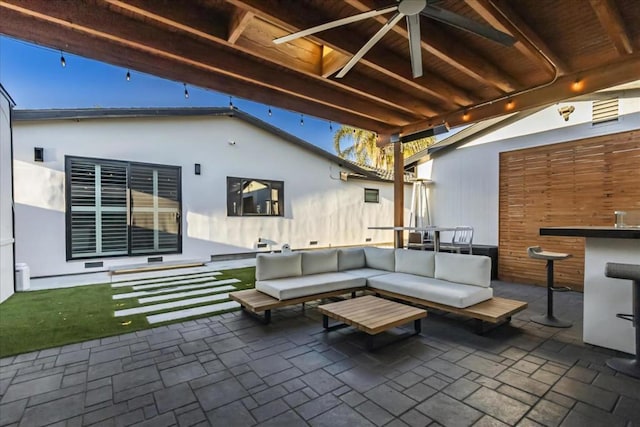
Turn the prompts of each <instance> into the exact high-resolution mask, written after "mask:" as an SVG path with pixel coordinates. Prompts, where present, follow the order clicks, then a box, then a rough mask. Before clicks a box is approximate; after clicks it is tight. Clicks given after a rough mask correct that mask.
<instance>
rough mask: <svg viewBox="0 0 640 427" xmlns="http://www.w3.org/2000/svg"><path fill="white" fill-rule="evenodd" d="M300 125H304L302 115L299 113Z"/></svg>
mask: <svg viewBox="0 0 640 427" xmlns="http://www.w3.org/2000/svg"><path fill="white" fill-rule="evenodd" d="M300 126H304V115H303V114H300Z"/></svg>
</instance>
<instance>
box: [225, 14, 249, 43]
mask: <svg viewBox="0 0 640 427" xmlns="http://www.w3.org/2000/svg"><path fill="white" fill-rule="evenodd" d="M254 16H255V15H254V14H253V13H251V12H249V11H248V10H241V9H236V10H235V12H234V14H233V15H232V16H231V20H230V22H229V35H228V36H227V41H228V42H229V43H231V44H233V43H235V42H236V41H237V40H238V38H239V37H240V35H241V34H242V32H243V31H244V30H245V29H246V28H247V26H248V25H249V23H250V22H251V20H252V19H253V17H254Z"/></svg>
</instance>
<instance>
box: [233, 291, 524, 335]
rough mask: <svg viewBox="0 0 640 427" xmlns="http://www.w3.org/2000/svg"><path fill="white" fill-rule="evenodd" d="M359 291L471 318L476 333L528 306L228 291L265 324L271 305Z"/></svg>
mask: <svg viewBox="0 0 640 427" xmlns="http://www.w3.org/2000/svg"><path fill="white" fill-rule="evenodd" d="M362 290H366V291H368V292H372V293H375V294H378V295H383V296H385V297H387V298H393V299H397V300H401V301H405V302H408V303H411V304H415V305H419V306H423V307H430V308H435V309H438V310H442V311H446V312H449V313H455V314H460V315H462V316H467V317H471V318H473V319H475V321H476V322H475V323H476V325H475V328H476V332H477V333H479V334H483V333H485V332H488V331H489V330H491V329H493V328H495V327H497V326H500V325H501V324H503V323H508V322H509V321H511V316H512V315H514V314H515V313H518V312H520V311H522V310H524V309H526V308H527V307H528V304H527V303H526V302H524V301H517V300H511V299H506V298H500V297H493V298H491V299H490V300H487V301H483V302H481V303H478V304H475V305H472V306H470V307H466V308H458V307H452V306H450V305H444V304H439V303H436V302H432V301H427V300H423V299H420V298H414V297H410V296H407V295H402V294H397V293H394V292H389V291H383V290H379V289H373V288H362V287H361V288H352V289H343V290H339V291H333V292H325V293H322V294H316V295H308V296H305V297H300V298H293V299H289V300H284V301H280V300H279V299H276V298H273V297H271V296H269V295H267V294H265V293H262V292H260V291H258V290H255V289H248V290H244V291H237V292H232V293H230V294H229V298H231V299H232V300H234V301H237V302H238V303H240V305H241V307H242V309H243V311H245V312H246V313H247V314H250V315H252V316H253V317H256V318H258V319H259V320H261V321H262V322H264V323H265V324H268V323H269V322H270V321H271V310H272V309H274V308H279V307H286V306H289V305H294V304H304V303H305V302H308V301H314V300H318V299H323V298H330V297H336V296H340V295H344V294H348V293H351V297H355V293H356V291H362ZM261 312H264V317H260V316H259V315H258V313H261ZM487 323H489V324H491V326H489V327H487V325H486V324H487Z"/></svg>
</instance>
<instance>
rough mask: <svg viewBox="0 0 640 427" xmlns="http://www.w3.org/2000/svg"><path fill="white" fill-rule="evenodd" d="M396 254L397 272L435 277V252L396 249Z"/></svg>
mask: <svg viewBox="0 0 640 427" xmlns="http://www.w3.org/2000/svg"><path fill="white" fill-rule="evenodd" d="M395 255H396V273H407V274H417V275H419V276H425V277H433V275H434V272H435V268H436V260H435V253H434V252H431V251H414V250H410V249H396V253H395Z"/></svg>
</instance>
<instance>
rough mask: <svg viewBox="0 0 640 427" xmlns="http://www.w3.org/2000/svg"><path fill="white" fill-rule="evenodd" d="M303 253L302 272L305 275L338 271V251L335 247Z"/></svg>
mask: <svg viewBox="0 0 640 427" xmlns="http://www.w3.org/2000/svg"><path fill="white" fill-rule="evenodd" d="M301 253H302V274H303V275H304V276H307V275H309V274H318V273H331V272H334V271H338V251H337V250H335V249H326V250H321V251H304V252H301Z"/></svg>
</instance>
